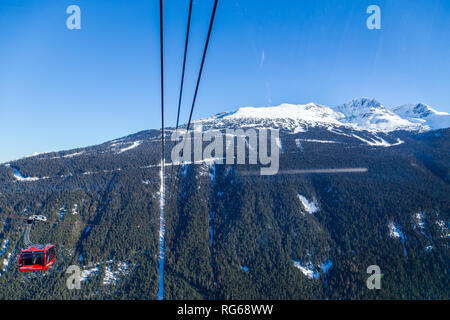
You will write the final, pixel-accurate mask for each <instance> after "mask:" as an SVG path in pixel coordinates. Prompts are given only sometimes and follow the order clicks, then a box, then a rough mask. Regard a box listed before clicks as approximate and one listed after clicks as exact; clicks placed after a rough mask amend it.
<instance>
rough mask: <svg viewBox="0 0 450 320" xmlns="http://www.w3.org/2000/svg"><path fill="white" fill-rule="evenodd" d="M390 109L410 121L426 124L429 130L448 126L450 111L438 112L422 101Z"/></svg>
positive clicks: (449, 124) (449, 123) (449, 125)
mask: <svg viewBox="0 0 450 320" xmlns="http://www.w3.org/2000/svg"><path fill="white" fill-rule="evenodd" d="M392 111H393V112H394V113H396V114H397V115H399V116H400V117H402V118H404V119H407V120H408V121H410V122H412V123H417V124H421V125H424V126H428V127H429V128H430V129H431V130H436V129H442V128H448V127H450V113H448V112H439V111H437V110H435V109H433V108H432V107H430V106H429V105H427V104H424V103H418V104H405V105H402V106H398V107H395V108H393V109H392Z"/></svg>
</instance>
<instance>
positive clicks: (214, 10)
mask: <svg viewBox="0 0 450 320" xmlns="http://www.w3.org/2000/svg"><path fill="white" fill-rule="evenodd" d="M218 3H219V0H215V1H214V7H213V11H212V14H211V20H210V22H209V28H208V35H207V37H206V42H205V47H204V49H203V55H202V62H201V64H200V70H199V73H198V78H197V84H196V86H195V92H194V98H193V100H192V106H191V111H190V113H189V121H188V124H187V127H186V136H187V134H188V133H189V128H190V126H191V120H192V114H193V112H194V108H195V103H196V101H197V94H198V89H199V87H200V81H201V79H202V74H203V67H204V65H205V59H206V53H207V52H208V46H209V41H210V39H211V34H212V28H213V25H214V19H215V16H216V10H217V5H218ZM190 10H191V8H190ZM187 140H188V139H184V142H183V149H182V152H184V149H185V147H186V141H187ZM172 165H173V160H172ZM172 168H173V167H172ZM180 168H181V166H180V167H179V168H178V171H177V174H178V173H179V169H180ZM172 171H173V170H172ZM171 179H173V178H172V177H171ZM171 189H172V185H171V187H170V190H171Z"/></svg>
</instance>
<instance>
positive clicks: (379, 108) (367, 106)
mask: <svg viewBox="0 0 450 320" xmlns="http://www.w3.org/2000/svg"><path fill="white" fill-rule="evenodd" d="M334 110H336V111H337V112H340V113H342V114H343V115H344V117H343V119H342V120H341V121H342V122H343V123H347V124H350V125H352V126H355V127H356V128H361V129H366V130H370V131H386V132H389V131H395V130H420V129H421V126H420V125H419V124H417V123H412V122H410V121H408V120H406V119H403V118H401V117H400V116H398V115H397V114H395V113H393V112H392V111H390V110H388V109H387V108H386V107H384V106H383V105H382V104H381V103H379V102H378V101H377V100H375V99H367V98H361V99H353V100H352V101H350V102H348V103H345V104H343V105H341V106H338V107H335V108H334Z"/></svg>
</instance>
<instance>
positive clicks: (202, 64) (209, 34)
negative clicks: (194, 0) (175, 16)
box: [186, 0, 219, 134]
mask: <svg viewBox="0 0 450 320" xmlns="http://www.w3.org/2000/svg"><path fill="white" fill-rule="evenodd" d="M218 3H219V0H215V1H214V8H213V12H212V15H211V21H210V23H209V29H208V36H207V37H206V43H205V48H204V50H203V56H202V63H201V65H200V71H199V73H198V78H197V85H196V86H195V92H194V99H193V100H192V106H191V112H190V114H189V121H188V125H187V127H186V134H187V133H188V132H189V128H190V125H191V120H192V114H193V112H194V107H195V102H196V100H197V93H198V88H199V86H200V81H201V78H202V73H203V66H204V64H205V58H206V53H207V51H208V45H209V40H210V38H211V32H212V28H213V25H214V18H215V16H216V10H217V4H218Z"/></svg>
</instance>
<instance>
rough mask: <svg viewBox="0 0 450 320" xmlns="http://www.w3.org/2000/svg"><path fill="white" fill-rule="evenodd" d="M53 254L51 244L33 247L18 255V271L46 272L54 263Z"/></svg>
mask: <svg viewBox="0 0 450 320" xmlns="http://www.w3.org/2000/svg"><path fill="white" fill-rule="evenodd" d="M55 254H56V249H55V246H53V245H51V244H47V245H45V246H42V245H33V246H31V247H29V248H27V249H25V250H22V252H21V253H20V256H19V270H20V271H22V272H25V271H43V270H47V269H48V268H50V266H51V265H52V264H53V263H54V262H55Z"/></svg>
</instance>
